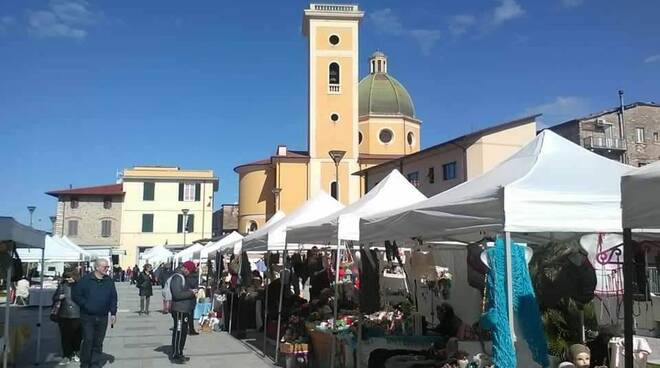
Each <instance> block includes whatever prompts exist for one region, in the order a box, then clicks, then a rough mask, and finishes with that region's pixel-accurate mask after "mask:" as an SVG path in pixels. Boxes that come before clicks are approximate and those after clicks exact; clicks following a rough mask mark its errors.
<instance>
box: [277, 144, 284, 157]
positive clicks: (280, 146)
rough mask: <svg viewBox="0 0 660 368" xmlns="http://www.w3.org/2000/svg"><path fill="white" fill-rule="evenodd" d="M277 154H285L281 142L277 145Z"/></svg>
mask: <svg viewBox="0 0 660 368" xmlns="http://www.w3.org/2000/svg"><path fill="white" fill-rule="evenodd" d="M277 155H278V156H286V146H285V145H283V144H279V145H277Z"/></svg>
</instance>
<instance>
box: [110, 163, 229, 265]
mask: <svg viewBox="0 0 660 368" xmlns="http://www.w3.org/2000/svg"><path fill="white" fill-rule="evenodd" d="M122 184H123V191H124V193H125V194H124V201H123V204H122V216H121V235H120V241H119V247H120V249H121V250H123V251H125V255H123V256H122V258H121V260H120V264H121V266H122V267H126V266H129V265H133V264H136V263H137V260H138V254H139V253H140V252H142V251H144V250H146V249H148V248H151V247H153V246H156V245H164V244H167V245H169V246H170V247H184V246H185V245H190V244H191V243H192V242H193V241H195V240H198V239H203V238H210V237H211V223H212V219H213V196H214V193H215V192H216V191H217V190H218V178H217V177H215V176H214V175H213V171H212V170H181V169H180V168H178V167H167V166H135V167H133V168H130V169H126V170H124V172H123V175H122ZM186 224H187V226H186Z"/></svg>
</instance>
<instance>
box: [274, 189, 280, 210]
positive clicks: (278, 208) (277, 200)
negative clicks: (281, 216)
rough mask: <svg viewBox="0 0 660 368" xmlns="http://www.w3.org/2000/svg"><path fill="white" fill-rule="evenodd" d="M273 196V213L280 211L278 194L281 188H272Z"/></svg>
mask: <svg viewBox="0 0 660 368" xmlns="http://www.w3.org/2000/svg"><path fill="white" fill-rule="evenodd" d="M272 192H273V196H274V197H275V212H277V211H279V210H280V193H282V188H273V190H272Z"/></svg>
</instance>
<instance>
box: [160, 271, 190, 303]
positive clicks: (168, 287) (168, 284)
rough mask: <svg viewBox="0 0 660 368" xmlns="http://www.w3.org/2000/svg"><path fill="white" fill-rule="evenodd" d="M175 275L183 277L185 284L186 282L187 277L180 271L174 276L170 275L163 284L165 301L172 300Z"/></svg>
mask: <svg viewBox="0 0 660 368" xmlns="http://www.w3.org/2000/svg"><path fill="white" fill-rule="evenodd" d="M175 276H179V277H181V279H182V280H183V283H184V285H185V283H186V279H185V278H184V277H183V275H182V274H180V273H175V274H173V275H172V276H170V277H169V278H168V279H167V281H165V285H163V301H166V302H172V279H173V278H174V277H175Z"/></svg>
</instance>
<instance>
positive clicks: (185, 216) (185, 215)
mask: <svg viewBox="0 0 660 368" xmlns="http://www.w3.org/2000/svg"><path fill="white" fill-rule="evenodd" d="M188 211H190V210H189V209H187V208H184V209H182V210H181V212H183V246H184V248H185V246H186V233H187V232H188Z"/></svg>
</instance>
